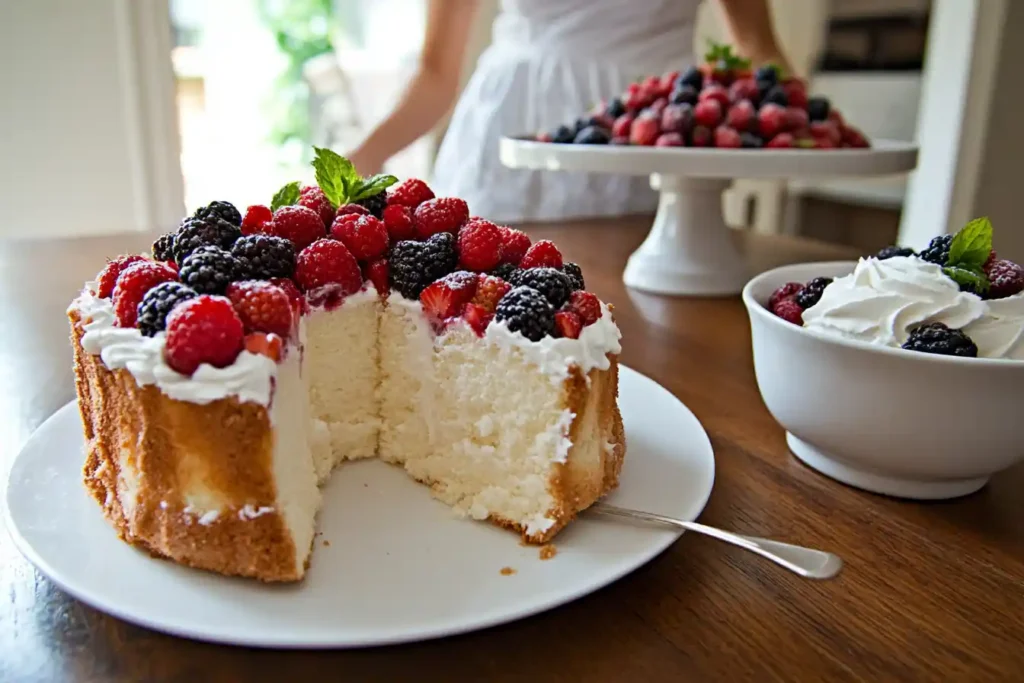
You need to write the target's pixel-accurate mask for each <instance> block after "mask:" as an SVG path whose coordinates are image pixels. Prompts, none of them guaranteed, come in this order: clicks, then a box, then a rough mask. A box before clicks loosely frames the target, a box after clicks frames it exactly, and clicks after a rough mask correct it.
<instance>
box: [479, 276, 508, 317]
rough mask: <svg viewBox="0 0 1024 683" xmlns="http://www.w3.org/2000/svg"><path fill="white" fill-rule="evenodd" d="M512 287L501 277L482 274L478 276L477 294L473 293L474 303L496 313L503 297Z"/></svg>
mask: <svg viewBox="0 0 1024 683" xmlns="http://www.w3.org/2000/svg"><path fill="white" fill-rule="evenodd" d="M510 289H512V285H510V284H509V283H507V282H505V281H504V280H502V279H501V278H499V277H494V276H493V275H484V274H481V275H480V276H479V277H478V278H477V283H476V294H474V295H473V303H474V304H476V305H478V306H480V307H482V308H483V309H484V310H485V311H487V312H488V313H494V310H495V309H496V308H497V307H498V302H499V301H501V297H503V296H505V294H507V293H508V290H510Z"/></svg>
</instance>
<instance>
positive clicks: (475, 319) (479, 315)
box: [462, 303, 494, 337]
mask: <svg viewBox="0 0 1024 683" xmlns="http://www.w3.org/2000/svg"><path fill="white" fill-rule="evenodd" d="M462 318H463V320H465V321H466V323H467V324H468V325H469V327H470V329H472V330H473V331H474V332H476V335H477V336H478V337H482V336H484V331H485V330H486V329H487V326H488V325H489V324H490V322H491V320H493V319H494V313H493V312H490V311H487V310H486V309H484V307H483V306H480V305H478V304H473V303H469V304H466V305H465V307H464V308H463V309H462Z"/></svg>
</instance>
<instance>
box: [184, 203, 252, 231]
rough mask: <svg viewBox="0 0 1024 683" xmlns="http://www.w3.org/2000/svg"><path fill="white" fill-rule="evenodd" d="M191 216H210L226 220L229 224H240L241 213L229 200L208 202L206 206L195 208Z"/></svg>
mask: <svg viewBox="0 0 1024 683" xmlns="http://www.w3.org/2000/svg"><path fill="white" fill-rule="evenodd" d="M192 216H193V218H210V217H211V216H214V217H217V218H221V219H223V220H226V221H227V222H228V223H230V224H231V225H241V224H242V214H241V213H239V212H238V209H236V208H235V205H234V204H232V203H231V202H210V203H209V204H207V205H206V206H204V207H202V208H200V209H196V212H195V213H194V214H192Z"/></svg>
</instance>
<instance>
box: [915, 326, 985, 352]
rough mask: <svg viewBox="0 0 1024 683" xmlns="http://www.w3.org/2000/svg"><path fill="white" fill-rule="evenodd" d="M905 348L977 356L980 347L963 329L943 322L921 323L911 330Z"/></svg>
mask: <svg viewBox="0 0 1024 683" xmlns="http://www.w3.org/2000/svg"><path fill="white" fill-rule="evenodd" d="M903 348H905V349H907V350H908V351H919V352H921V353H937V354H940V355H943V356H961V357H963V358H977V357H978V347H977V345H976V344H975V343H974V341H972V340H971V338H970V337H968V336H967V335H966V334H964V333H963V332H962V331H961V330H954V329H950V328H949V327H946V326H945V325H943V324H942V323H930V324H928V325H920V326H918V327H915V328H914V329H912V330H911V331H910V336H909V337H908V338H907V341H905V342H903Z"/></svg>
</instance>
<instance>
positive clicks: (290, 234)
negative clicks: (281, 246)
mask: <svg viewBox="0 0 1024 683" xmlns="http://www.w3.org/2000/svg"><path fill="white" fill-rule="evenodd" d="M267 231H268V232H269V233H270V234H271V235H276V236H278V237H284V238H285V239H286V240H291V243H292V244H294V245H295V250H296V251H301V250H302V249H305V248H306V247H308V246H309V245H310V244H312V243H313V242H315V241H317V240H318V239H320V238H322V237H323V236H324V234H325V231H324V223H323V221H322V220H320V216H319V214H317V213H316V212H315V211H313V210H312V209H307V208H306V207H305V206H282V207H281V208H280V209H278V210H277V212H276V213H274V220H272V221H271V222H270V223H269V224H267Z"/></svg>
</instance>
